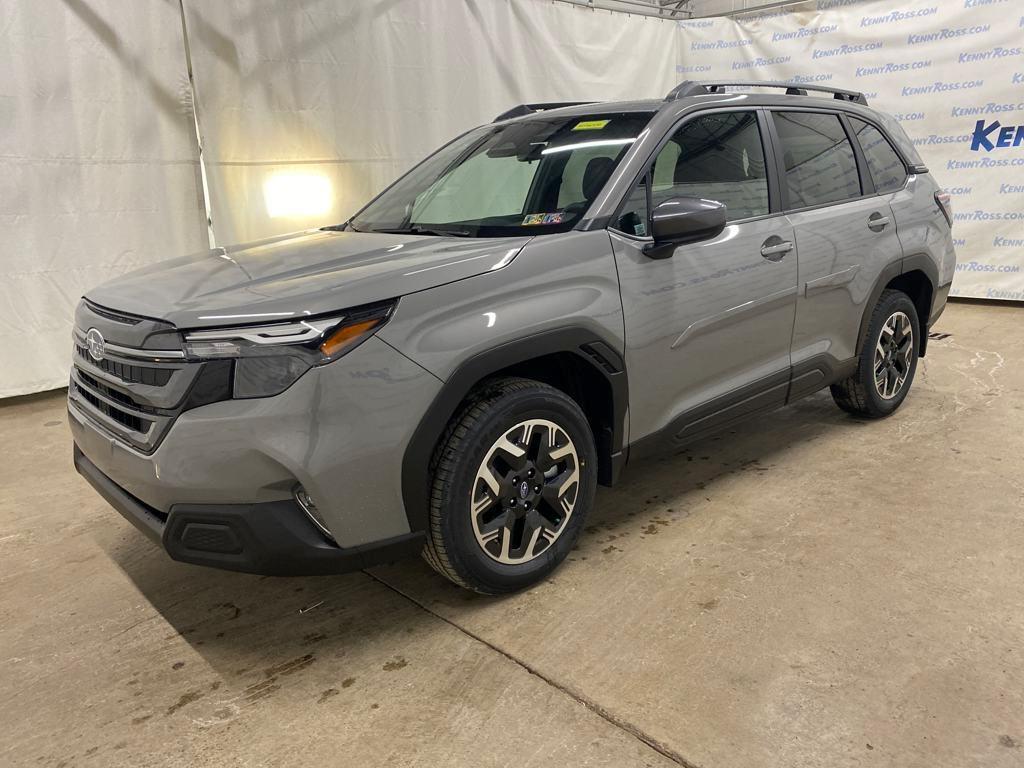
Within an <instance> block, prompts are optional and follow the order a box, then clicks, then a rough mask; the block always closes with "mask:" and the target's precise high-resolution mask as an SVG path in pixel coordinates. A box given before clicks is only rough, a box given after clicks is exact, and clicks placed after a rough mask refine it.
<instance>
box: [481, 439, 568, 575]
mask: <svg viewBox="0 0 1024 768" xmlns="http://www.w3.org/2000/svg"><path fill="white" fill-rule="evenodd" d="M579 489H580V463H579V457H578V456H577V453H576V447H575V446H574V445H573V442H572V440H571V439H570V438H569V435H568V434H567V433H566V432H565V430H564V429H562V428H561V427H559V426H558V425H557V424H555V423H554V422H552V421H548V420H547V419H529V420H526V421H522V422H519V423H518V424H516V425H515V426H514V427H512V428H511V429H509V430H507V431H506V432H505V433H504V434H502V435H501V437H499V438H498V439H497V440H496V441H495V442H494V444H493V445H492V446H491V448H490V450H488V451H487V453H486V454H485V456H484V459H483V461H482V462H481V463H480V468H479V469H478V470H477V473H476V479H475V480H474V482H473V489H472V491H470V514H471V516H472V522H473V533H474V534H475V535H476V540H477V543H478V544H479V545H480V547H481V548H482V549H483V550H484V552H486V553H487V555H488V556H489V557H491V558H492V559H493V560H497V561H498V562H499V563H505V564H509V565H514V564H518V563H526V562H529V561H531V560H533V559H535V558H537V557H540V556H541V555H542V554H543V553H544V552H546V551H547V550H548V549H549V548H550V547H551V545H552V544H553V543H554V542H555V541H556V540H557V539H558V537H559V536H560V535H561V534H562V532H563V531H564V530H565V528H566V524H567V523H568V521H569V518H570V517H571V516H572V513H573V509H574V508H575V506H576V499H577V497H578V495H579Z"/></svg>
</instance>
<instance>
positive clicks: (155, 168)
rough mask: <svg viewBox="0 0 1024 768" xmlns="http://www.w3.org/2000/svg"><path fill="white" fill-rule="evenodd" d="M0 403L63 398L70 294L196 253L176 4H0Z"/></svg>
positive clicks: (200, 241)
mask: <svg viewBox="0 0 1024 768" xmlns="http://www.w3.org/2000/svg"><path fill="white" fill-rule="evenodd" d="M0 40H2V42H0V230H2V232H3V234H2V237H0V361H2V362H0V397H6V396H10V395H17V394H23V393H26V392H36V391H40V390H45V389H53V388H55V387H62V386H66V384H67V370H68V364H69V361H70V351H71V319H72V313H73V311H74V307H75V304H76V303H77V302H78V298H79V296H81V295H82V293H83V292H84V291H85V290H87V289H88V288H90V287H92V286H93V285H96V284H97V283H100V282H103V281H104V280H107V279H109V278H111V277H113V276H114V275H117V274H120V273H121V272H125V271H127V270H130V269H134V268H136V267H139V266H142V265H144V264H149V263H151V262H153V261H156V260H159V259H165V258H169V257H171V256H175V255H181V254H182V253H187V252H190V251H195V250H197V249H198V248H201V247H205V245H206V233H205V229H204V228H203V213H202V209H201V202H200V200H201V198H200V196H199V190H198V188H197V174H196V171H197V167H198V164H197V159H196V150H195V130H194V128H193V126H192V117H191V107H190V105H189V89H188V77H187V74H186V69H185V58H184V53H183V49H182V37H181V21H180V13H179V11H178V8H177V4H176V3H175V4H171V3H167V2H155V1H154V2H145V3H142V2H133V3H125V2H120V1H119V0H89V1H88V2H86V1H85V0H63V2H37V1H34V0H24V1H23V2H13V3H12V2H4V3H0Z"/></svg>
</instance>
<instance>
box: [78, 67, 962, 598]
mask: <svg viewBox="0 0 1024 768" xmlns="http://www.w3.org/2000/svg"><path fill="white" fill-rule="evenodd" d="M737 88H739V90H737ZM780 90H781V91H783V92H779V91H780ZM808 91H813V92H815V93H816V94H823V95H810V94H808ZM955 260H956V257H955V254H954V251H953V241H952V239H951V236H950V208H949V197H948V195H946V194H945V193H943V192H942V191H941V190H940V188H939V187H938V186H937V185H936V183H935V181H934V180H933V179H932V177H931V175H930V174H929V173H928V169H927V168H926V167H924V165H922V163H921V159H920V157H919V156H918V154H917V152H916V151H915V150H914V147H913V145H912V144H911V142H910V141H909V140H908V138H907V136H906V134H905V133H904V132H903V131H902V129H901V128H900V127H899V125H898V124H897V123H896V122H895V121H894V120H893V119H892V118H891V117H888V116H887V115H885V114H882V113H879V112H877V111H874V110H872V109H869V108H868V107H867V106H866V102H865V99H864V97H863V96H862V95H861V94H859V93H855V92H851V91H842V90H836V89H824V88H810V87H807V86H796V85H793V84H789V83H767V82H758V83H696V82H689V81H688V82H685V83H682V84H681V85H679V86H678V87H677V88H675V89H674V90H673V91H672V92H671V93H669V94H668V96H667V97H666V98H665V99H664V100H662V101H655V100H648V101H630V102H617V103H601V104H597V103H579V104H575V103H574V104H532V105H522V106H519V107H516V108H515V109H512V110H510V111H508V112H506V113H504V114H502V115H500V116H499V117H498V118H497V119H496V120H495V121H494V122H493V123H491V124H490V125H486V126H483V127H479V128H475V129H473V130H471V131H469V132H467V133H465V134H463V135H462V136H460V137H458V138H456V139H455V140H453V141H452V142H450V143H449V144H447V145H445V146H444V147H442V148H441V149H439V150H438V151H437V152H436V153H434V154H433V155H431V156H430V157H428V158H427V159H426V160H424V161H423V162H422V163H420V164H419V165H417V166H416V167H414V168H413V169H412V170H411V171H409V173H407V174H406V175H405V176H403V177H402V178H400V179H399V180H398V181H397V182H395V184H393V185H392V186H391V187H390V188H388V189H387V190H385V191H384V192H383V193H381V194H380V195H379V196H378V197H377V198H376V199H374V200H373V201H372V202H370V203H369V204H368V205H367V206H366V207H365V208H363V209H362V210H361V211H359V213H357V214H356V215H355V216H353V217H352V218H351V219H349V220H348V221H347V222H345V223H344V224H341V225H337V226H330V227H324V228H323V229H320V230H313V231H306V232H302V233H298V234H293V235H289V236H286V237H279V238H275V239H272V240H266V241H262V242H257V243H249V244H246V245H240V246H236V247H230V248H218V249H215V250H213V251H210V252H207V253H203V254H200V255H197V256H189V257H185V258H179V259H176V260H173V261H167V262H163V263H160V264H158V265H156V266H154V267H151V268H148V269H144V270H141V271H138V272H134V273H132V274H129V275H127V276H124V277H121V278H119V279H117V280H114V281H112V282H109V283H107V284H106V285H103V286H101V287H99V288H96V289H95V290H93V291H90V292H89V293H88V295H86V296H85V297H84V299H83V300H82V302H81V304H80V305H79V307H78V310H77V314H76V317H75V330H74V366H73V368H72V371H71V382H70V387H69V390H68V410H69V412H70V423H71V427H72V432H73V435H74V441H75V448H74V460H75V466H76V467H77V469H78V471H79V472H80V473H81V474H82V475H84V476H85V478H86V479H87V480H88V481H89V482H90V483H91V484H92V485H93V486H94V487H95V488H96V489H97V490H98V491H99V493H100V494H102V495H103V496H104V497H105V498H106V499H107V500H108V501H109V502H110V504H111V505H112V506H114V507H115V508H116V509H117V510H118V511H119V512H120V513H121V514H123V515H124V516H125V517H127V518H128V519H129V520H130V521H131V522H132V523H134V524H135V525H136V526H137V527H138V528H140V529H141V530H142V531H143V532H144V533H146V534H147V535H149V536H150V537H151V538H152V539H153V540H154V541H156V542H159V543H160V544H161V545H162V546H163V548H164V549H165V550H166V551H167V552H168V553H169V554H170V556H171V557H173V558H174V559H176V560H180V561H184V562H188V563H197V564H201V565H209V566H217V567H220V568H228V569H233V570H239V571H248V572H254V573H264V574H282V575H284V574H321V573H337V572H342V571H347V570H353V569H359V568H364V567H366V566H369V565H372V564H374V563H377V562H381V561H385V560H392V559H395V558H397V557H399V556H402V555H406V554H412V553H417V552H422V553H423V555H424V556H425V557H426V559H427V561H428V562H429V563H430V564H431V565H432V566H433V567H434V568H436V569H437V570H438V571H439V572H440V573H441V574H443V575H444V576H446V577H448V578H449V579H451V580H452V581H454V582H456V583H457V584H460V585H462V586H464V587H468V588H470V589H474V590H477V591H480V592H484V593H490V594H496V593H502V592H509V591H512V590H516V589H520V588H522V587H524V586H526V585H529V584H532V583H534V582H536V581H537V580H539V579H542V578H543V577H545V576H546V575H547V574H548V573H550V572H551V571H552V570H553V569H554V568H555V567H557V566H558V564H559V563H560V562H561V561H562V560H563V559H564V558H565V556H566V553H567V552H568V551H569V550H570V549H571V548H572V546H573V544H574V542H575V540H576V539H577V537H578V536H579V534H580V531H581V529H582V528H583V525H584V519H585V517H586V514H587V512H588V511H589V509H590V507H591V506H592V504H593V502H594V494H595V489H596V486H597V484H598V483H600V484H602V485H611V484H612V483H614V482H615V480H616V478H617V477H618V476H619V473H620V472H621V471H622V469H623V467H624V466H625V465H626V463H627V461H628V462H631V463H636V462H642V461H643V460H644V458H645V457H648V456H650V455H652V454H655V453H658V452H662V451H675V450H678V449H679V448H680V447H681V446H684V445H686V444H688V443H690V442H692V441H694V440H698V439H700V438H702V437H704V436H706V435H708V434H709V433H711V432H713V431H715V430H718V429H721V428H722V427H726V426H729V425H731V424H734V423H735V422H737V421H738V420H740V419H743V418H746V417H748V416H751V415H752V414H756V413H760V412H763V411H766V410H769V409H773V408H776V407H778V406H782V405H785V404H786V403H790V402H792V401H794V400H795V399H797V398H799V397H802V396H804V395H807V394H810V393H812V392H816V391H818V390H820V389H822V388H824V387H831V390H832V394H833V397H834V398H835V401H836V403H837V404H838V405H839V406H840V407H841V408H843V409H844V410H846V411H849V412H850V413H853V414H857V415H859V416H862V417H869V418H870V417H881V416H886V415H888V414H890V413H892V412H893V411H894V410H895V409H896V408H898V407H899V405H900V403H902V402H903V399H904V398H905V397H906V395H907V392H908V390H909V389H910V386H911V383H912V382H913V379H914V371H915V367H916V364H917V358H918V357H920V356H923V355H924V354H925V350H926V348H927V343H928V329H929V327H930V326H931V325H932V324H933V323H934V322H935V320H936V319H937V318H938V316H939V314H940V313H941V312H942V310H943V307H944V305H945V303H946V297H947V294H948V292H949V287H950V283H951V281H952V278H953V271H954V266H955Z"/></svg>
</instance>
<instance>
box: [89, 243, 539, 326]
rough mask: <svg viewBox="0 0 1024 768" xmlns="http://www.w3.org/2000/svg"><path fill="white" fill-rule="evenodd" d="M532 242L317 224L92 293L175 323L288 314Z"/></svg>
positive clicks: (331, 305) (357, 297)
mask: <svg viewBox="0 0 1024 768" xmlns="http://www.w3.org/2000/svg"><path fill="white" fill-rule="evenodd" d="M529 240H530V238H529V237H517V238H471V239H470V238H455V237H435V236H423V235H389V234H377V233H369V232H338V231H333V230H330V231H328V230H311V231H306V232H300V233H295V234H290V235H284V236H281V237H277V238H272V239H269V240H261V241H259V242H255V243H246V244H244V245H237V246H231V247H227V248H214V249H212V250H209V251H205V252H203V253H199V254H194V255H192V256H185V257H182V258H178V259H172V260H170V261H164V262H160V263H158V264H154V265H153V266H151V267H145V268H143V269H140V270H136V271H134V272H129V273H128V274H126V275H124V276H122V277H119V278H116V279H114V280H111V281H110V282H107V283H104V284H103V285H101V286H99V287H98V288H95V289H93V290H91V291H89V292H88V293H86V298H87V299H89V301H91V302H93V303H95V304H98V305H100V306H103V307H107V308H108V309H114V310H120V311H122V312H128V313H131V314H136V315H142V316H143V317H151V318H155V319H159V320H166V321H169V322H171V323H173V324H174V325H176V326H177V327H178V328H195V327H202V326H212V325H228V324H233V323H234V324H238V323H251V322H261V321H266V320H268V319H282V320H283V319H286V318H287V317H290V316H295V317H300V316H303V315H318V314H324V313H329V312H337V311H338V310H341V309H345V308H347V307H354V306H359V305H360V304H367V303H370V302H373V301H379V300H382V299H390V298H395V297H399V296H403V295H406V294H409V293H414V292H416V291H422V290H424V289H426V288H433V287H435V286H438V285H443V284H445V283H451V282H454V281H456V280H463V279H465V278H467V277H473V276H474V275H479V274H483V273H485V272H488V271H491V270H495V269H501V268H502V267H504V266H507V265H508V264H509V263H510V262H511V261H512V259H514V258H515V256H516V255H517V254H518V253H519V251H520V250H521V249H522V247H523V246H524V245H525V244H526V243H527V242H529Z"/></svg>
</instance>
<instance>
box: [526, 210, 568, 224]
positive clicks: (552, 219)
mask: <svg viewBox="0 0 1024 768" xmlns="http://www.w3.org/2000/svg"><path fill="white" fill-rule="evenodd" d="M563 215H564V214H562V213H531V214H528V215H527V216H526V217H525V218H524V219H523V226H524V227H529V226H532V225H534V224H561V223H562V218H563Z"/></svg>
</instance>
